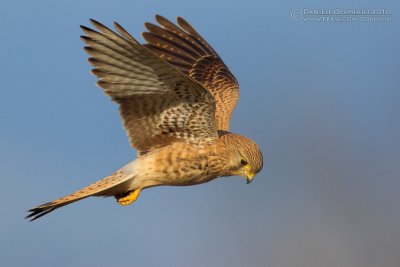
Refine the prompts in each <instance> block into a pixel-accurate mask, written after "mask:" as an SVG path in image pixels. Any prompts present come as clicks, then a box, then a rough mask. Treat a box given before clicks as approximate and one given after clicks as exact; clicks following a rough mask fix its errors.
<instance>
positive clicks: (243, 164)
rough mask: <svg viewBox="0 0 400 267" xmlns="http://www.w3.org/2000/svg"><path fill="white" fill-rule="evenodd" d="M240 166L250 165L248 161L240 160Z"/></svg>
mask: <svg viewBox="0 0 400 267" xmlns="http://www.w3.org/2000/svg"><path fill="white" fill-rule="evenodd" d="M240 164H241V165H242V166H246V165H248V163H247V161H246V160H245V159H241V160H240Z"/></svg>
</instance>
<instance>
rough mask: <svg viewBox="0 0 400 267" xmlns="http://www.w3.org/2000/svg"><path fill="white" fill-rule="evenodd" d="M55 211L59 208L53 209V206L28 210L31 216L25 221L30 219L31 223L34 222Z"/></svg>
mask: <svg viewBox="0 0 400 267" xmlns="http://www.w3.org/2000/svg"><path fill="white" fill-rule="evenodd" d="M55 209H57V207H53V206H45V207H41V206H39V207H36V208H33V209H30V210H28V211H27V212H30V214H28V215H27V216H26V217H25V219H30V220H29V221H30V222H32V221H34V220H37V219H39V218H40V217H42V216H44V215H46V214H48V213H50V212H52V211H54V210H55Z"/></svg>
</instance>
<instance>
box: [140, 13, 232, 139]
mask: <svg viewBox="0 0 400 267" xmlns="http://www.w3.org/2000/svg"><path fill="white" fill-rule="evenodd" d="M156 20H157V22H158V23H159V25H160V26H157V25H154V24H151V23H145V26H146V28H147V30H148V32H144V33H143V38H144V39H145V40H146V41H147V44H145V46H146V47H147V48H149V49H150V50H151V51H153V52H154V53H156V54H157V55H159V56H160V57H161V58H163V59H165V60H166V61H168V62H169V63H170V64H172V65H174V66H175V67H177V68H178V69H179V70H180V71H182V72H183V73H185V74H186V75H188V76H189V77H191V78H193V79H195V80H196V81H198V82H199V83H201V84H202V85H203V86H204V87H206V88H207V89H208V90H210V92H211V93H212V94H213V95H214V97H215V99H216V101H217V106H216V113H215V116H216V124H217V128H218V130H224V131H228V130H229V120H230V118H231V115H232V112H233V109H234V108H235V106H236V103H237V101H238V99H239V84H238V82H237V80H236V78H235V77H234V76H233V75H232V73H231V72H230V71H229V69H228V67H227V66H226V65H225V64H224V62H223V61H222V59H221V58H220V57H219V56H218V54H217V53H216V52H215V51H214V49H213V48H212V47H211V46H210V45H209V44H208V43H207V42H206V41H205V40H204V39H203V38H202V37H201V36H200V34H198V33H197V31H196V30H195V29H194V28H193V27H192V26H191V25H190V24H189V23H187V22H186V21H185V20H184V19H183V18H181V17H178V18H177V23H178V25H179V26H180V27H178V26H176V25H175V24H173V23H172V22H170V21H169V20H167V19H166V18H164V17H162V16H159V15H156Z"/></svg>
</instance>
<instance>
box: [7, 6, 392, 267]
mask: <svg viewBox="0 0 400 267" xmlns="http://www.w3.org/2000/svg"><path fill="white" fill-rule="evenodd" d="M1 2H2V8H1V9H0V17H1V23H0V32H1V33H2V41H1V42H0V47H1V50H0V71H1V73H2V75H1V77H2V86H1V89H0V90H1V96H2V97H1V99H0V103H1V105H0V118H1V124H0V133H1V135H0V162H1V165H0V166H1V168H0V179H1V180H0V181H1V183H2V186H1V187H0V196H1V201H0V212H1V214H2V216H1V220H0V254H1V256H0V265H1V266H121V267H122V266H160V265H163V266H271V267H291V266H294V267H301V266H304V267H313V266H324V267H330V266H347V267H353V266H354V267H355V266H363V267H369V266H371V267H372V266H385V267H392V266H393V267H394V266H399V265H400V258H399V251H400V241H399V240H400V230H399V225H400V210H399V204H400V189H399V188H400V179H399V177H400V167H399V162H400V139H399V136H400V123H399V114H400V105H399V102H400V90H399V85H400V75H399V70H400V37H399V36H400V35H399V31H398V29H399V26H400V25H399V21H398V17H399V14H400V8H399V4H398V2H396V1H379V2H378V1H350V2H349V1H337V2H335V4H333V3H330V2H328V1H300V2H299V1H268V2H266V1H237V2H235V3H233V2H232V1H208V0H207V1H193V2H187V1H168V3H167V1H81V3H78V1H75V2H72V1H57V2H56V1H4V0H3V1H1ZM304 8H312V9H322V8H324V9H327V8H331V9H336V8H340V9H347V8H357V9H374V8H378V9H379V8H386V9H389V10H390V11H391V12H392V20H391V21H390V22H342V23H338V22H304V21H300V22H296V21H293V20H292V19H291V17H290V14H291V12H292V11H293V10H294V9H300V10H303V9H304ZM156 13H159V14H162V15H164V16H166V17H168V18H169V19H171V20H173V19H174V18H175V17H176V16H178V15H179V16H183V17H184V18H186V19H187V20H188V21H189V22H190V23H191V24H192V25H193V26H194V27H195V28H196V29H197V30H198V31H199V32H200V33H201V34H202V35H203V36H204V37H205V39H206V40H208V42H209V43H211V44H212V45H213V46H214V48H215V49H216V50H217V51H218V52H219V54H220V56H221V57H222V58H223V59H224V61H225V63H226V64H227V65H229V67H230V68H231V70H232V72H233V73H234V74H235V76H236V77H237V78H238V80H239V82H240V85H241V99H240V101H239V104H238V106H237V109H236V110H235V112H234V114H233V118H232V129H231V130H232V131H234V132H237V133H241V134H244V135H247V136H249V137H251V138H253V139H254V140H256V141H257V142H258V143H259V144H260V146H261V148H262V150H263V153H264V160H265V164H264V170H263V171H262V172H261V173H260V174H259V175H258V176H257V177H256V179H255V180H254V182H253V183H252V184H250V185H245V182H244V181H243V179H240V178H238V177H231V178H223V179H219V180H216V181H213V182H211V183H207V184H204V185H199V186H194V187H179V188H175V187H159V188H152V189H149V190H146V191H144V192H143V193H142V195H141V196H140V198H139V199H138V201H137V202H136V203H135V204H134V205H131V206H128V207H121V206H118V205H117V204H116V203H115V201H114V199H111V198H110V199H99V198H91V199H87V200H84V201H82V202H79V203H76V204H73V205H71V206H68V207H65V208H63V209H60V210H57V211H56V212H54V213H52V214H50V215H48V216H46V217H43V218H42V219H41V220H38V221H36V222H34V223H27V222H25V221H24V220H23V217H24V216H25V214H24V211H25V210H27V209H29V208H31V207H32V206H34V205H36V204H41V203H43V202H47V201H49V200H52V199H54V198H57V197H59V196H61V195H65V194H68V193H70V192H72V191H74V190H76V189H78V188H80V187H82V186H85V185H87V184H89V183H91V182H93V181H95V180H97V179H99V178H102V177H104V176H105V175H108V174H110V173H111V172H113V171H114V170H116V169H118V168H119V167H121V166H123V165H124V164H126V163H127V162H129V161H131V160H132V159H133V158H134V157H135V155H136V153H135V151H133V150H132V149H131V148H130V146H129V143H128V139H127V138H126V135H125V132H124V130H123V128H122V125H121V122H120V118H119V114H118V107H117V106H116V105H115V104H113V103H112V102H111V101H110V100H109V99H108V97H106V96H104V95H103V93H102V92H101V90H99V89H98V88H97V87H96V86H95V81H96V79H95V77H93V76H92V75H91V74H90V73H89V70H90V66H89V64H88V63H87V61H86V59H87V55H86V54H85V53H84V51H83V50H82V47H83V43H82V42H81V41H80V39H79V36H80V35H81V34H82V33H81V31H80V29H79V25H81V24H84V25H88V24H89V23H88V19H89V18H94V19H96V20H98V21H100V22H102V23H104V24H106V25H109V26H111V24H112V22H113V21H118V22H119V23H120V24H121V25H123V26H124V27H125V28H126V29H127V30H128V31H129V32H131V33H132V35H133V36H135V37H136V38H137V39H138V40H140V41H142V39H141V36H140V33H141V32H142V31H143V30H144V26H143V23H144V22H145V21H152V22H154V14H156Z"/></svg>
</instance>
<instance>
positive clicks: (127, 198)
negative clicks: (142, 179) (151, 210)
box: [117, 189, 142, 206]
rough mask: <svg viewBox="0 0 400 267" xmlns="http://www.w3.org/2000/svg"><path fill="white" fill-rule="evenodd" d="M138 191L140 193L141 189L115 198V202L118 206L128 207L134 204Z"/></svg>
mask: <svg viewBox="0 0 400 267" xmlns="http://www.w3.org/2000/svg"><path fill="white" fill-rule="evenodd" d="M140 191H142V190H141V189H136V190H134V191H130V192H129V193H128V195H126V196H124V197H120V198H118V197H117V202H118V204H120V205H122V206H128V205H129V204H132V202H134V201H135V200H136V199H137V198H138V197H139V194H140Z"/></svg>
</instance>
